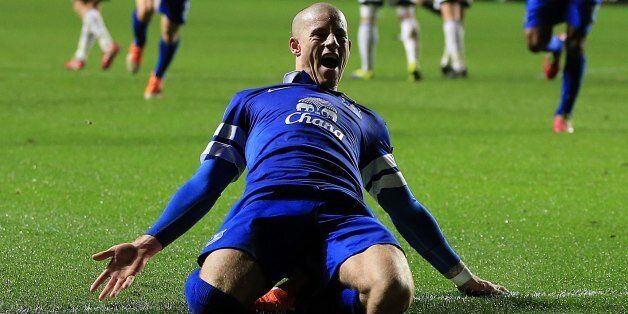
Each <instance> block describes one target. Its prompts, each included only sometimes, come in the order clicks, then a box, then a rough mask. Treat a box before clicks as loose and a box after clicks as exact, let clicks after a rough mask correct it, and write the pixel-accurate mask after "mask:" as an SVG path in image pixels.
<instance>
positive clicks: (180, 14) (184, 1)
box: [159, 0, 190, 24]
mask: <svg viewBox="0 0 628 314" xmlns="http://www.w3.org/2000/svg"><path fill="white" fill-rule="evenodd" d="M189 9H190V0H161V3H160V4H159V13H161V14H163V15H165V16H167V17H168V19H169V20H170V21H171V22H173V23H176V24H185V18H186V16H187V15H188V10H189Z"/></svg>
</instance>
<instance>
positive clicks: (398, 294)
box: [367, 276, 414, 313]
mask: <svg viewBox="0 0 628 314" xmlns="http://www.w3.org/2000/svg"><path fill="white" fill-rule="evenodd" d="M372 290H373V291H372V295H373V296H374V297H377V298H378V299H379V300H378V301H379V302H380V303H381V304H380V306H379V307H381V308H384V309H387V310H388V311H390V312H394V313H401V312H404V311H406V310H407V309H408V308H409V307H410V304H411V303H412V299H413V297H414V286H413V285H412V280H408V279H407V278H403V277H402V276H393V277H390V278H388V279H387V280H382V281H380V282H379V283H378V284H376V285H375V286H374V287H373V289H372ZM378 295H379V296H378ZM367 302H368V301H367Z"/></svg>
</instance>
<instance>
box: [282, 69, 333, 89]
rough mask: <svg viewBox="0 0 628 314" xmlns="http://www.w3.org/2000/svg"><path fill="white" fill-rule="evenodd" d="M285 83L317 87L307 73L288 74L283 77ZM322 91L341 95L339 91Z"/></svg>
mask: <svg viewBox="0 0 628 314" xmlns="http://www.w3.org/2000/svg"><path fill="white" fill-rule="evenodd" d="M283 83H284V84H291V83H294V84H314V85H316V83H315V82H314V80H313V79H312V78H311V77H310V75H308V74H307V72H305V71H291V72H288V73H286V74H285V75H284V76H283ZM319 88H322V87H320V86H319ZM322 89H324V90H327V91H330V92H332V93H340V92H338V90H337V89H327V88H322Z"/></svg>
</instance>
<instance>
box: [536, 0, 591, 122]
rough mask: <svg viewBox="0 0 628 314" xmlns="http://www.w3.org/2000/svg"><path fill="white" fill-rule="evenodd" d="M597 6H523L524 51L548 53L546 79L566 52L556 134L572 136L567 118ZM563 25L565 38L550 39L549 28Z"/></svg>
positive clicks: (587, 3)
mask: <svg viewBox="0 0 628 314" xmlns="http://www.w3.org/2000/svg"><path fill="white" fill-rule="evenodd" d="M599 4H600V2H599V0H591V1H567V2H542V1H539V0H531V1H528V3H527V5H526V25H525V26H526V30H525V33H526V40H527V44H528V49H529V50H530V51H532V52H534V53H538V52H541V51H547V52H548V53H550V55H549V56H548V57H546V61H545V62H544V70H545V76H546V77H547V78H548V79H552V78H554V77H556V75H557V74H558V71H559V69H560V68H559V58H560V54H561V52H562V50H566V56H565V67H564V70H563V84H562V92H561V99H560V103H559V105H558V108H557V109H556V111H555V113H554V122H553V130H554V132H556V133H564V132H566V133H573V132H574V128H573V124H572V119H571V116H572V111H573V108H574V105H575V102H576V98H577V96H578V93H579V91H580V87H581V84H582V78H583V76H584V69H585V65H586V58H585V53H584V43H585V40H586V36H587V34H588V32H589V30H590V28H591V25H592V24H593V22H594V21H595V15H596V12H597V8H598V7H599ZM565 21H566V22H567V34H566V35H557V36H552V32H553V26H554V25H555V24H558V23H561V22H565ZM548 59H549V60H548Z"/></svg>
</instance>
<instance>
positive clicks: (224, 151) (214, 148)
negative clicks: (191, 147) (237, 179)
mask: <svg viewBox="0 0 628 314" xmlns="http://www.w3.org/2000/svg"><path fill="white" fill-rule="evenodd" d="M207 156H215V157H218V158H221V159H224V160H226V161H228V162H230V163H232V164H234V165H235V166H236V167H237V168H238V175H240V174H242V172H244V169H245V168H246V162H245V160H244V157H242V156H241V155H240V153H238V150H237V149H235V147H233V146H231V145H229V144H224V143H220V142H216V141H211V142H209V144H207V148H205V150H204V151H203V153H202V154H201V158H200V159H201V162H203V161H204V160H205V158H206V157H207Z"/></svg>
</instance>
